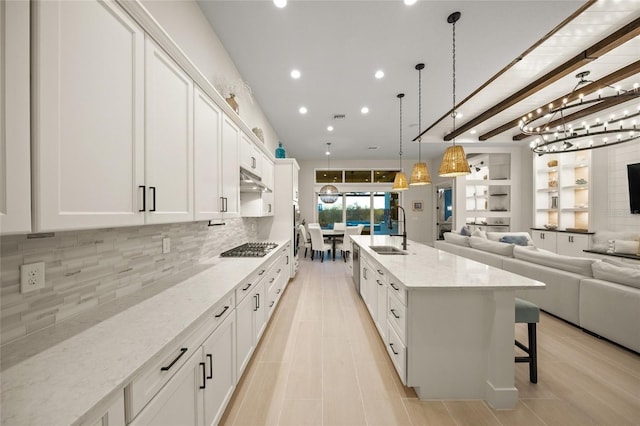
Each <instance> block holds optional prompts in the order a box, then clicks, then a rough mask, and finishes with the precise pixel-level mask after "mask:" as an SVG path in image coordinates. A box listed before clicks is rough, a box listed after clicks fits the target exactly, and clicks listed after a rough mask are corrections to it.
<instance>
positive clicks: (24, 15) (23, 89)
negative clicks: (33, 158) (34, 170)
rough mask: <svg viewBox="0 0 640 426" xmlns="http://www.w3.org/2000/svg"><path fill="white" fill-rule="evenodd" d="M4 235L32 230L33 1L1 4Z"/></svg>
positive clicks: (0, 222) (0, 201)
mask: <svg viewBox="0 0 640 426" xmlns="http://www.w3.org/2000/svg"><path fill="white" fill-rule="evenodd" d="M0 51H1V52H3V54H2V60H1V61H0V233H2V234H11V233H26V232H30V231H31V177H30V171H31V166H30V164H29V162H30V148H29V145H30V143H29V140H30V131H29V128H30V124H29V113H30V112H29V107H30V104H29V96H30V95H29V2H26V1H2V2H0Z"/></svg>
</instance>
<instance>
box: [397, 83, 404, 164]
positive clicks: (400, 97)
mask: <svg viewBox="0 0 640 426" xmlns="http://www.w3.org/2000/svg"><path fill="white" fill-rule="evenodd" d="M402 96H404V95H402ZM402 96H400V95H398V98H399V99H400V171H402Z"/></svg>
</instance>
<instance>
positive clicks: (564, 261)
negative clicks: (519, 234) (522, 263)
mask: <svg viewBox="0 0 640 426" xmlns="http://www.w3.org/2000/svg"><path fill="white" fill-rule="evenodd" d="M513 256H514V257H515V258H516V259H522V260H526V261H528V262H533V263H537V264H539V265H544V266H549V267H551V268H556V269H561V270H563V271H568V272H573V273H575V274H580V275H585V276H587V277H592V276H593V271H592V269H591V265H592V264H593V262H595V259H589V258H584V257H571V256H563V255H560V254H556V253H551V252H547V251H543V250H532V249H531V248H529V247H522V246H515V247H514V249H513Z"/></svg>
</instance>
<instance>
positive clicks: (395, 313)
mask: <svg viewBox="0 0 640 426" xmlns="http://www.w3.org/2000/svg"><path fill="white" fill-rule="evenodd" d="M388 291H390V292H391V291H393V289H391V288H389V290H388ZM387 306H388V310H387V319H388V320H389V323H390V324H391V325H392V326H393V328H394V329H395V331H396V333H398V337H399V338H400V340H402V343H405V342H406V335H407V334H406V329H407V319H406V308H405V306H404V305H403V304H402V303H400V301H399V300H398V299H397V298H396V297H394V296H391V295H390V296H389V297H388V305H387Z"/></svg>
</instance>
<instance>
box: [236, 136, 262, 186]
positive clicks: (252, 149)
mask: <svg viewBox="0 0 640 426" xmlns="http://www.w3.org/2000/svg"><path fill="white" fill-rule="evenodd" d="M240 139H241V142H240V166H242V167H244V168H245V169H247V170H249V171H250V172H252V173H255V174H256V175H258V176H262V153H261V152H260V149H259V148H258V147H257V146H256V145H255V144H254V143H253V142H252V141H251V139H249V137H247V135H245V134H244V133H243V132H241V135H240Z"/></svg>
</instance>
